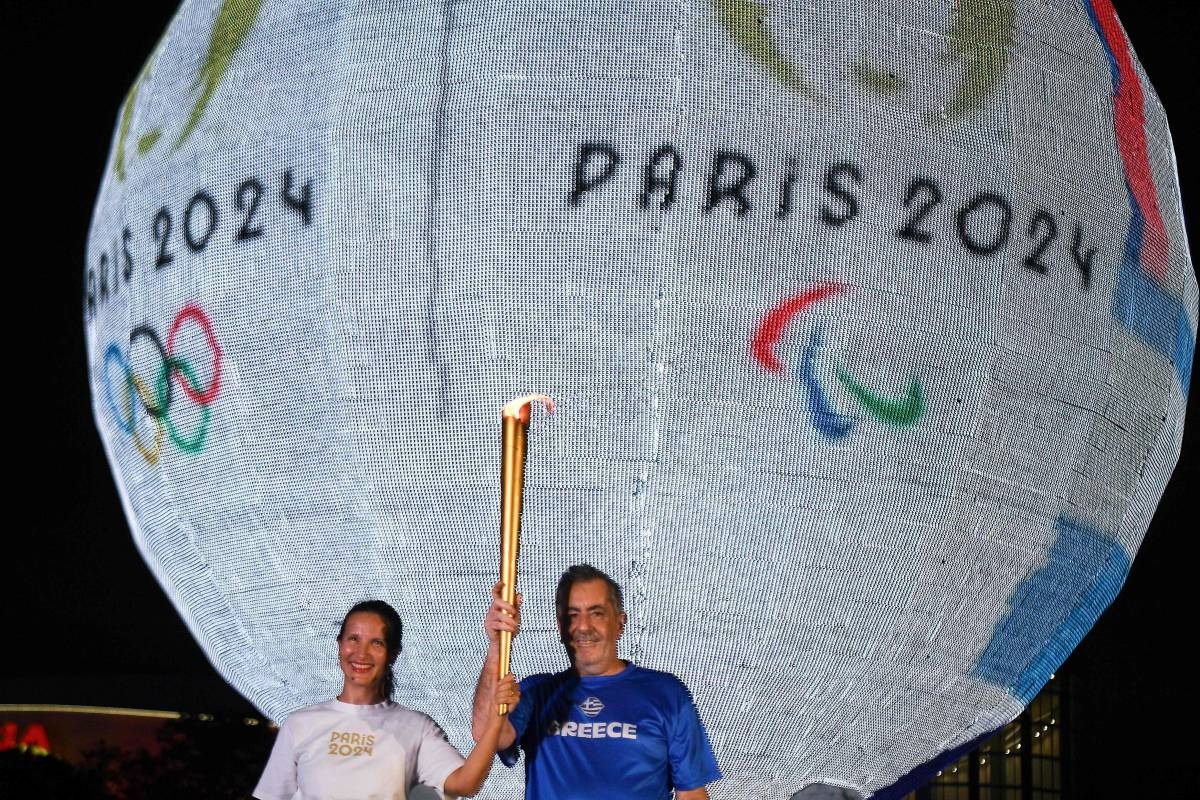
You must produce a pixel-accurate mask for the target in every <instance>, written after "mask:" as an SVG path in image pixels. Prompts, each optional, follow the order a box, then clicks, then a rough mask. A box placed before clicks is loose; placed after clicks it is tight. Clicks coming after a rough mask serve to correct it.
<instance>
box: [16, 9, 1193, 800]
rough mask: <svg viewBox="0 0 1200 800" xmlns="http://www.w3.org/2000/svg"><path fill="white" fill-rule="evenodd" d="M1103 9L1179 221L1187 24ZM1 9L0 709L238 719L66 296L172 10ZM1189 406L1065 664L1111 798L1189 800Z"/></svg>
mask: <svg viewBox="0 0 1200 800" xmlns="http://www.w3.org/2000/svg"><path fill="white" fill-rule="evenodd" d="M397 2H403V0H397ZM1116 7H1117V10H1118V12H1119V13H1120V15H1121V19H1122V21H1123V22H1124V24H1125V26H1126V28H1127V30H1128V31H1129V34H1130V37H1131V39H1132V41H1133V45H1134V48H1135V49H1136V51H1137V53H1138V55H1139V57H1140V59H1141V61H1142V63H1143V64H1144V66H1145V68H1146V71H1147V73H1148V74H1149V76H1150V79H1151V81H1152V82H1153V84H1154V86H1155V88H1156V89H1157V90H1158V93H1159V96H1160V97H1161V99H1162V101H1163V104H1164V105H1165V107H1166V109H1167V112H1168V116H1169V119H1170V120H1171V121H1172V123H1173V124H1172V132H1173V135H1174V137H1175V146H1176V152H1177V157H1178V162H1179V171H1180V179H1181V181H1182V192H1183V198H1184V204H1185V207H1189V206H1190V208H1191V210H1192V213H1191V214H1189V221H1194V219H1195V218H1196V217H1195V213H1196V212H1195V210H1196V209H1197V208H1200V185H1198V184H1197V173H1198V170H1200V166H1198V165H1200V153H1198V152H1197V150H1196V148H1197V146H1198V145H1200V137H1198V136H1197V135H1196V133H1195V132H1194V130H1193V129H1192V128H1191V127H1189V125H1190V124H1191V123H1192V122H1193V120H1194V119H1195V117H1196V112H1197V110H1198V109H1197V82H1200V71H1198V69H1197V67H1198V64H1197V58H1196V55H1195V54H1196V43H1195V42H1196V36H1197V34H1198V33H1200V26H1198V25H1197V12H1196V10H1195V7H1194V5H1193V3H1192V2H1133V0H1123V1H1121V0H1119V1H1118V2H1116ZM2 8H3V11H2V12H0V13H2V14H3V20H4V22H3V30H4V34H3V36H4V37H5V39H6V40H7V41H8V45H9V46H8V47H7V48H5V50H6V52H5V54H4V57H5V59H6V62H7V63H6V69H5V75H6V77H7V80H6V81H5V88H6V99H7V101H8V102H7V104H6V106H7V107H6V110H5V111H6V113H5V123H4V127H5V128H6V129H7V134H8V135H7V137H6V138H7V139H8V141H9V144H8V145H7V146H6V147H5V151H4V156H5V157H4V159H3V161H4V163H5V166H6V169H5V178H6V180H4V182H3V183H2V184H0V187H2V189H0V191H3V192H4V193H5V194H6V195H7V198H6V203H5V206H6V207H7V208H8V211H7V212H6V213H5V219H7V220H8V224H7V225H6V226H5V229H4V232H3V234H2V236H3V241H4V243H5V246H3V247H2V248H0V252H3V253H4V256H5V262H6V266H7V269H6V270H5V273H6V280H5V281H3V286H4V287H5V290H6V292H5V293H6V295H7V300H8V301H9V303H10V309H11V310H10V314H9V317H8V318H9V320H10V323H9V328H10V333H9V341H10V343H13V344H14V345H15V346H14V347H12V348H10V350H9V351H8V352H9V363H10V365H13V366H14V369H12V370H11V371H10V377H9V381H8V387H9V388H8V392H9V395H8V401H7V404H8V407H9V409H10V414H11V415H12V416H10V424H9V426H8V431H9V443H10V447H9V448H8V453H9V463H8V467H9V470H10V475H11V477H10V478H9V479H8V480H9V484H10V488H9V490H8V491H7V496H8V498H9V500H8V503H9V508H10V523H9V524H8V526H7V532H6V534H5V537H6V538H7V540H8V541H9V542H11V543H12V545H15V547H14V546H12V545H10V547H9V548H8V555H7V556H6V557H5V558H4V560H3V562H2V563H3V564H4V566H3V569H2V570H0V581H3V586H4V589H3V600H2V601H0V605H2V606H3V614H4V636H3V651H2V652H3V654H4V657H3V659H2V660H0V703H14V702H51V703H83V704H91V705H130V706H138V707H143V708H171V709H181V710H191V711H204V710H209V711H216V712H224V713H230V714H233V713H243V712H248V711H249V710H250V707H249V705H248V704H247V703H246V702H245V701H244V700H242V699H241V698H240V697H239V696H238V695H237V694H236V693H235V692H234V691H233V690H232V689H230V688H229V687H227V686H226V685H225V684H224V682H223V681H222V680H221V679H220V677H219V676H218V675H217V674H216V672H215V671H214V670H213V669H212V668H211V666H209V664H208V662H207V660H206V658H205V656H204V655H203V653H202V652H201V651H200V649H199V647H198V646H197V645H196V644H195V642H194V641H193V640H192V638H191V636H190V634H189V633H188V632H187V630H186V629H185V627H184V626H183V624H182V622H181V621H180V619H179V617H178V616H177V615H176V613H175V611H174V610H173V608H172V607H171V605H170V603H169V602H168V600H167V598H166V596H165V595H164V594H163V592H162V590H161V589H160V588H159V586H158V585H157V583H156V582H155V580H154V578H153V576H152V575H151V574H150V572H149V570H148V569H147V568H146V566H145V565H144V563H143V562H142V560H141V557H140V556H139V555H138V553H137V551H136V549H135V547H134V544H133V540H132V538H131V536H130V533H129V529H128V526H127V524H126V522H125V518H124V516H123V514H122V512H121V509H120V506H119V503H118V498H117V492H116V489H115V487H114V485H113V481H112V477H111V475H110V473H109V470H108V466H107V463H106V461H105V458H104V454H103V452H102V449H101V445H100V440H99V438H98V436H97V434H96V430H95V427H94V424H93V420H92V415H91V408H90V401H89V397H88V388H87V370H86V365H85V358H84V347H83V345H84V338H83V321H82V316H81V310H80V308H81V306H80V286H81V276H82V272H83V269H84V251H85V236H86V233H87V228H88V223H89V219H90V216H91V211H92V204H93V202H94V200H95V196H96V192H97V189H98V187H99V185H100V178H101V173H102V171H103V169H104V165H105V161H106V156H107V153H108V150H109V146H110V142H111V137H112V132H113V127H114V124H115V121H116V115H117V110H118V107H119V105H120V103H121V102H122V100H123V99H124V95H125V93H126V91H127V90H128V88H129V86H130V84H131V83H132V81H133V79H134V77H135V76H136V75H137V73H138V71H139V70H140V68H141V66H142V64H143V62H144V60H145V58H146V56H147V54H148V53H149V52H150V51H151V48H152V47H153V45H154V44H155V42H156V41H157V39H158V37H159V35H160V33H161V32H162V30H163V28H164V27H165V25H166V23H167V21H168V19H169V18H170V17H171V15H172V14H173V13H174V10H175V4H173V3H170V2H162V3H156V4H145V5H144V6H137V5H136V4H129V3H124V2H111V3H110V2H95V0H92V2H49V1H47V0H43V1H42V2H12V1H11V0H7V1H6V2H5V3H4V4H3V6H2ZM135 9H136V10H135ZM1190 228H1191V235H1192V237H1193V239H1194V238H1195V237H1196V236H1200V233H1197V230H1196V227H1195V225H1194V224H1191V225H1190ZM1193 258H1195V254H1194V251H1193ZM1191 397H1192V402H1191V403H1190V408H1189V420H1190V422H1189V425H1188V428H1187V431H1186V436H1185V440H1184V452H1183V456H1182V458H1181V460H1180V464H1179V466H1178V468H1177V470H1176V472H1175V477H1174V479H1173V480H1172V482H1171V484H1170V486H1169V487H1168V489H1167V492H1166V496H1165V497H1164V498H1163V501H1162V504H1161V506H1160V509H1159V511H1158V514H1157V516H1156V518H1155V521H1154V524H1153V526H1152V527H1151V529H1150V532H1149V533H1148V534H1147V536H1146V540H1145V544H1144V546H1143V547H1142V549H1141V550H1140V551H1139V553H1138V554H1137V558H1136V560H1135V562H1134V565H1133V570H1132V573H1131V574H1130V576H1129V578H1128V581H1127V582H1126V585H1125V588H1124V590H1123V591H1122V593H1121V594H1120V596H1119V597H1118V598H1117V600H1116V602H1115V603H1114V605H1113V606H1112V607H1111V608H1110V609H1109V610H1108V611H1107V612H1106V613H1105V614H1104V616H1103V617H1102V618H1101V619H1100V621H1099V623H1098V624H1097V626H1096V628H1095V629H1094V630H1093V631H1092V633H1091V634H1089V636H1088V637H1087V638H1086V639H1085V641H1084V642H1083V644H1082V645H1081V646H1080V647H1079V649H1078V650H1077V652H1076V653H1075V654H1074V655H1073V656H1072V657H1071V660H1070V661H1069V662H1068V673H1069V674H1070V675H1073V676H1075V679H1076V689H1077V691H1078V692H1079V693H1081V694H1082V695H1083V697H1081V698H1080V699H1079V701H1078V709H1079V713H1078V714H1077V715H1076V718H1075V722H1076V723H1077V724H1078V726H1079V727H1080V731H1079V736H1080V744H1079V747H1078V752H1079V756H1080V758H1081V759H1084V758H1086V759H1088V760H1087V761H1086V763H1087V764H1088V765H1090V766H1089V769H1092V770H1098V771H1099V774H1101V775H1105V776H1106V777H1105V778H1104V780H1103V785H1106V786H1108V787H1109V788H1110V789H1111V790H1112V792H1113V793H1114V795H1115V794H1116V793H1117V792H1118V791H1131V792H1132V791H1138V792H1139V793H1140V792H1145V793H1147V794H1151V793H1157V796H1159V797H1169V796H1183V795H1185V794H1188V793H1191V792H1194V791H1200V778H1198V777H1197V775H1200V757H1198V755H1197V753H1198V752H1200V748H1197V747H1196V745H1195V742H1194V741H1193V738H1192V736H1190V735H1185V733H1186V732H1188V731H1189V729H1190V728H1191V727H1193V726H1194V725H1195V720H1196V719H1197V718H1200V701H1198V700H1197V697H1196V688H1195V685H1194V681H1195V680H1196V676H1195V667H1194V662H1192V661H1191V660H1190V659H1189V658H1185V657H1184V656H1183V654H1182V652H1181V650H1182V648H1184V647H1187V646H1190V645H1192V644H1193V642H1192V641H1191V640H1192V639H1193V638H1194V635H1195V632H1196V630H1197V625H1196V622H1195V619H1194V615H1195V613H1196V611H1197V605H1198V604H1197V602H1196V599H1195V594H1194V591H1195V587H1196V586H1197V584H1200V574H1197V571H1196V568H1195V564H1196V559H1195V556H1196V555H1197V554H1198V553H1200V547H1198V546H1197V544H1196V538H1197V534H1196V532H1195V529H1194V523H1193V521H1192V517H1193V509H1195V508H1196V499H1195V493H1196V492H1197V491H1200V483H1198V482H1197V480H1196V462H1197V460H1198V458H1200V456H1198V454H1197V441H1196V421H1197V420H1198V419H1200V417H1197V416H1196V403H1195V398H1196V395H1195V393H1193V394H1192V395H1191ZM1189 527H1191V528H1193V530H1192V531H1190V532H1189V531H1188V530H1187V529H1188V528H1189ZM466 702H467V698H464V704H465V703H466ZM201 706H203V708H202V707H201ZM464 708H465V705H464ZM1095 783H1096V785H1100V783H1101V782H1100V781H1096V782H1095Z"/></svg>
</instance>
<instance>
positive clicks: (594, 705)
mask: <svg viewBox="0 0 1200 800" xmlns="http://www.w3.org/2000/svg"><path fill="white" fill-rule="evenodd" d="M579 710H580V711H582V712H583V713H584V714H587V715H588V716H589V717H594V716H596V715H597V714H599V713H600V712H601V711H603V710H604V703H601V702H600V698H599V697H589V698H588V699H587V700H584V701H583V702H582V703H580V704H579Z"/></svg>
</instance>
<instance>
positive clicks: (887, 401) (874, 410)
mask: <svg viewBox="0 0 1200 800" xmlns="http://www.w3.org/2000/svg"><path fill="white" fill-rule="evenodd" d="M837 378H838V380H839V381H841V382H842V386H845V387H846V391H848V392H850V394H852V395H854V399H855V400H857V401H858V402H859V403H861V404H862V407H863V408H865V409H866V410H867V412H868V413H870V415H871V416H873V417H875V419H877V420H879V421H880V422H886V423H888V424H890V425H895V426H896V427H897V428H908V427H911V426H913V425H915V424H916V422H917V420H919V419H920V418H921V417H922V416H923V415H924V414H925V395H924V393H923V392H922V391H921V382H920V381H919V380H917V379H916V378H913V379H912V380H911V381H910V382H909V384H908V391H907V392H905V393H904V395H903V396H902V397H901V398H899V399H894V398H891V397H885V396H883V395H878V394H875V393H874V392H872V391H871V390H870V389H868V388H867V387H865V386H863V385H862V384H861V383H859V382H858V381H856V380H854V378H852V377H850V375H849V373H847V372H846V371H845V370H841V369H839V370H838V371H837Z"/></svg>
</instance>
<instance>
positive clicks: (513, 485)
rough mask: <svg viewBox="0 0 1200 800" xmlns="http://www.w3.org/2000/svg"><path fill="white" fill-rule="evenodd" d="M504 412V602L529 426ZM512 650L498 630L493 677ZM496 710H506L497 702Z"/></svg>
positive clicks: (510, 587) (510, 584)
mask: <svg viewBox="0 0 1200 800" xmlns="http://www.w3.org/2000/svg"><path fill="white" fill-rule="evenodd" d="M524 416H525V418H524V419H521V417H520V416H510V415H507V414H506V415H505V416H504V418H503V419H504V432H503V436H502V441H501V456H500V581H501V583H503V584H504V587H503V589H502V590H501V594H502V596H503V598H504V601H505V602H506V603H514V602H516V598H517V552H518V550H519V549H520V541H521V500H522V495H523V493H524V489H525V442H526V436H527V433H528V428H529V417H528V414H526V415H524ZM511 653H512V633H510V632H509V631H500V664H499V670H498V674H497V676H496V678H497V680H499V679H500V678H503V677H504V676H505V675H507V674H508V673H509V661H510V656H511ZM500 713H501V714H506V713H508V706H507V705H501V706H500Z"/></svg>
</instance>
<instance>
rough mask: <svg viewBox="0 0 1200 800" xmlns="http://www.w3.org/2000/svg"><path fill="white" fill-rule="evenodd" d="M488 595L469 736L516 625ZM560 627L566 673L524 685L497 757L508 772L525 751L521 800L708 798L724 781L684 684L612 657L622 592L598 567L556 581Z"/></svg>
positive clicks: (620, 626) (513, 615) (487, 704)
mask: <svg viewBox="0 0 1200 800" xmlns="http://www.w3.org/2000/svg"><path fill="white" fill-rule="evenodd" d="M500 590H501V584H496V585H495V586H494V587H493V588H492V605H491V607H490V608H489V609H488V613H487V616H486V617H485V619H484V629H485V630H486V631H487V633H488V639H489V645H488V654H487V659H486V660H485V661H484V664H483V671H482V672H481V673H480V675H479V683H478V684H477V685H476V687H475V706H474V714H473V718H472V725H471V729H472V734H473V735H474V736H475V738H476V739H477V740H478V738H479V736H480V735H482V732H483V730H484V729H485V727H486V725H487V722H488V716H489V715H490V714H494V713H496V712H495V703H494V702H493V701H492V693H493V692H494V691H495V686H496V681H497V676H496V672H497V665H498V662H499V658H500V643H499V638H500V631H502V630H506V631H511V632H512V633H514V634H515V633H516V632H517V631H518V630H519V629H520V626H521V600H520V597H519V596H518V598H517V603H516V605H510V604H508V603H506V602H504V600H503V599H502V598H501V595H500ZM554 605H555V612H556V614H557V618H558V629H559V633H560V635H561V637H562V642H563V644H564V645H565V646H566V648H567V656H568V658H569V659H570V661H571V668H570V669H568V670H566V671H565V672H559V673H557V674H554V675H534V676H532V677H530V678H526V679H525V680H523V681H521V701H520V703H518V704H517V707H516V708H515V709H513V710H512V711H511V713H510V714H509V715H508V720H507V721H506V722H505V723H504V724H503V729H502V730H501V732H500V742H499V745H498V747H497V749H498V750H499V751H500V759H501V760H502V761H503V762H504V763H505V764H506V765H507V766H510V767H511V766H513V765H514V764H516V762H517V757H518V755H519V753H520V748H524V750H525V797H526V798H527V800H600V799H601V798H614V797H620V798H623V799H624V798H629V800H668V798H670V797H671V792H672V790H674V792H675V797H677V798H679V800H702V799H703V798H707V797H708V791H707V790H706V789H705V788H704V787H705V784H708V783H711V782H712V781H715V780H717V779H718V778H720V777H721V771H720V770H719V769H717V762H716V760H715V759H714V758H713V752H712V745H710V744H709V742H708V735H707V734H706V733H705V732H704V726H703V725H702V724H701V722H700V716H699V714H697V713H696V707H695V705H694V704H693V703H692V697H691V694H690V693H689V692H688V690H687V687H686V686H684V685H683V682H682V681H680V680H679V679H678V678H676V677H675V676H674V675H671V674H669V673H666V672H659V671H657V670H652V669H645V668H643V667H639V666H637V665H635V664H632V663H630V662H627V661H622V660H621V659H619V658H617V640H619V639H620V638H621V634H622V633H624V632H625V622H626V616H625V605H624V602H623V599H622V596H621V587H620V586H618V585H617V583H616V581H614V580H613V579H612V578H610V577H609V576H608V575H606V574H604V573H603V572H601V571H600V570H598V569H596V568H595V567H591V566H588V565H587V564H579V565H576V566H573V567H571V568H569V569H568V570H567V571H566V572H564V573H563V576H562V578H561V579H560V580H559V582H558V591H557V592H555V597H554Z"/></svg>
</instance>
